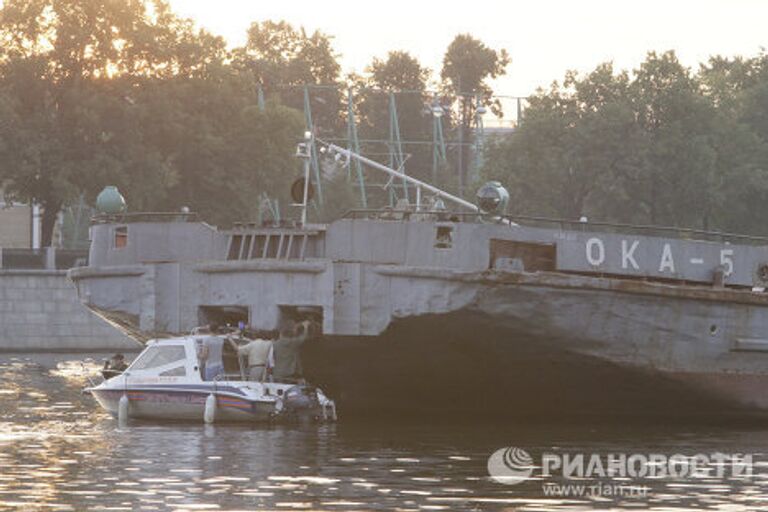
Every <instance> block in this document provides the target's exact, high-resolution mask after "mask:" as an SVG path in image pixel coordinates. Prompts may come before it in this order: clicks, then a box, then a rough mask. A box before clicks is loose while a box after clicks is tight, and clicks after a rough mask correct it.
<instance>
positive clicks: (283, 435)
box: [0, 355, 768, 511]
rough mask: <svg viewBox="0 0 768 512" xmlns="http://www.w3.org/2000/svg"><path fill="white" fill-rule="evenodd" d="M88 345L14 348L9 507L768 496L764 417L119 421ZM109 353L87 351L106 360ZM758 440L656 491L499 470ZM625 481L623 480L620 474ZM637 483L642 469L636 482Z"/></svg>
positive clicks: (4, 368)
mask: <svg viewBox="0 0 768 512" xmlns="http://www.w3.org/2000/svg"><path fill="white" fill-rule="evenodd" d="M82 359H83V357H82V356H67V355H61V356H51V355H47V356H17V357H13V356H2V357H0V508H3V507H10V508H13V507H17V508H22V509H45V510H77V511H81V510H94V511H95V510H147V511H150V510H227V511H234V510H256V509H277V510H304V509H323V510H359V509H381V510H391V509H400V510H497V509H509V510H512V509H515V510H591V509H595V508H625V509H630V508H641V509H645V508H651V509H655V510H685V509H695V510H702V509H708V510H723V509H743V508H749V509H753V508H756V507H758V506H760V505H762V504H764V503H767V502H768V481H766V474H768V473H766V466H767V465H768V462H767V461H768V457H766V456H765V446H766V442H768V434H766V433H764V432H762V431H761V430H757V429H755V428H752V429H741V430H728V429H724V428H709V427H708V428H699V429H697V428H693V427H691V426H690V425H689V426H687V427H668V428H665V427H659V426H656V427H649V426H647V425H645V426H640V427H635V428H631V429H630V428H627V427H626V426H624V427H610V426H578V427H573V426H570V427H565V426H558V425H549V426H541V425H539V426H535V427H531V426H522V425H514V424H506V425H485V426H466V425H461V424H456V425H448V424H445V423H444V422H441V424H439V425H431V424H412V423H411V424H395V423H388V424H370V423H369V424H364V423H345V422H342V423H340V424H337V425H324V426H320V427H269V426H261V427H249V426H222V425H214V426H206V425H202V424H200V425H190V424H165V425H152V424H147V423H143V424H131V425H130V426H129V427H127V428H123V429H121V428H118V426H117V422H116V421H115V420H113V419H112V418H111V417H109V416H108V415H106V414H105V413H103V412H102V411H101V410H100V409H98V408H97V406H96V405H95V403H94V402H93V401H92V400H91V398H90V397H88V396H84V395H82V394H81V393H80V390H81V389H82V388H83V387H84V386H85V385H86V384H87V379H86V377H85V374H84V372H83V366H82V365H81V362H80V361H81V360H82ZM99 366H100V362H99V361H98V360H97V359H91V360H89V361H86V363H85V369H86V370H87V371H89V372H92V373H93V374H96V373H97V369H98V367H99ZM508 445H515V446H520V447H525V448H526V449H527V450H529V451H530V452H531V453H540V452H542V451H549V450H553V449H558V450H563V451H572V452H580V451H586V452H597V453H616V452H641V453H650V452H657V453H666V454H674V453H695V452H715V451H721V452H742V453H753V454H755V455H754V457H755V461H756V464H755V466H756V467H755V468H754V472H755V475H754V476H752V477H750V478H732V477H728V478H724V479H721V478H716V477H715V476H707V477H704V478H700V479H695V480H683V481H681V480H675V479H668V478H647V479H645V480H644V481H643V482H641V483H642V485H644V486H647V487H648V489H649V490H648V494H647V496H645V497H631V496H629V497H628V496H620V497H606V496H592V497H565V498H556V497H547V496H545V495H544V494H543V492H542V481H541V479H536V478H534V479H531V480H529V481H526V482H524V483H522V484H520V485H515V486H505V485H501V484H498V483H496V482H493V481H491V480H490V479H489V478H488V475H487V470H486V462H487V458H488V456H489V454H490V453H492V452H493V451H494V450H496V449H497V448H500V447H503V446H508ZM614 483H619V480H618V479H617V480H616V481H615V482H614ZM635 483H637V482H635Z"/></svg>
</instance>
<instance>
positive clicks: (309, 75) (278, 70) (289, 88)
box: [233, 21, 343, 135]
mask: <svg viewBox="0 0 768 512" xmlns="http://www.w3.org/2000/svg"><path fill="white" fill-rule="evenodd" d="M331 43H332V38H331V36H329V35H327V34H324V33H323V32H320V31H315V32H313V33H312V34H307V32H306V31H305V30H304V28H303V27H300V28H295V27H294V26H293V25H291V24H290V23H288V22H285V21H263V22H254V23H252V24H251V26H250V28H249V29H248V39H247V41H246V43H245V45H244V46H242V47H240V48H236V49H235V50H234V51H233V60H234V65H235V67H236V68H238V69H240V70H243V71H245V72H248V73H251V74H252V75H253V77H254V80H255V82H256V84H259V85H261V86H262V87H263V88H264V91H265V92H266V93H268V94H269V95H270V96H271V97H276V98H277V101H279V102H281V103H282V104H284V105H286V106H290V107H293V108H296V109H299V110H301V109H303V108H304V86H305V85H308V86H310V87H309V93H310V105H311V107H312V112H313V123H314V124H315V130H316V132H318V134H319V135H327V134H329V133H334V132H338V130H339V129H340V127H341V112H342V110H343V105H342V98H341V93H340V90H339V87H338V86H339V83H340V73H341V66H340V65H339V62H338V55H337V54H336V52H335V51H334V50H333V46H332V44H331Z"/></svg>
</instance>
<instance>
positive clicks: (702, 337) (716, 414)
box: [305, 274, 768, 419]
mask: <svg viewBox="0 0 768 512" xmlns="http://www.w3.org/2000/svg"><path fill="white" fill-rule="evenodd" d="M494 280H495V284H493V285H491V286H489V287H488V289H487V291H485V292H483V293H482V294H480V296H479V297H478V299H477V300H476V301H475V302H474V303H473V304H472V305H471V306H470V307H469V308H467V309H465V310H463V311H459V312H454V313H449V314H442V315H425V316H421V317H416V318H408V319H400V320H397V321H395V322H393V323H392V324H391V325H390V327H389V328H388V329H387V330H386V331H385V332H384V333H383V334H382V335H381V336H377V337H375V338H369V337H325V338H323V339H322V340H319V341H316V342H314V343H311V344H309V345H308V346H307V347H306V349H305V362H306V364H305V366H306V368H307V372H308V374H309V376H310V378H311V379H312V380H313V381H314V382H316V383H318V384H319V385H321V386H322V387H323V388H324V389H327V390H328V392H329V393H330V394H331V396H333V397H334V398H335V399H336V400H337V403H338V406H339V410H340V411H343V413H344V414H346V415H351V416H389V415H403V416H406V415H407V416H424V417H434V416H437V415H443V416H445V415H448V416H468V417H488V416H492V417H511V418H529V419H536V418H552V417H595V416H599V417H614V418H621V417H645V418H655V417H680V418H733V417H740V418H752V417H764V416H766V415H768V393H766V392H765V390H766V389H768V364H767V362H768V353H765V352H764V351H763V350H762V348H758V349H757V350H747V349H744V347H740V345H739V343H745V340H744V339H741V338H740V335H741V333H742V332H746V333H754V332H755V330H756V328H757V329H758V332H759V326H760V325H763V324H764V323H765V322H766V321H768V308H767V307H766V305H765V304H764V302H765V300H764V297H763V296H762V295H761V296H756V297H754V298H755V300H754V301H753V300H752V298H753V295H752V294H750V293H749V292H734V291H732V290H712V289H707V288H703V289H702V288H701V287H690V288H688V289H686V287H679V286H675V287H670V286H667V285H663V284H658V283H634V284H631V285H628V284H627V283H626V281H621V280H615V281H617V283H618V284H616V286H614V287H611V286H610V282H611V280H610V279H606V278H599V279H598V278H589V277H580V276H562V275H555V274H550V275H546V274H539V275H534V274H531V275H527V276H525V275H519V276H516V277H514V276H513V277H512V278H511V281H510V276H507V277H506V278H505V279H502V280H500V279H494ZM619 281H621V282H619ZM590 283H596V284H597V285H596V286H590ZM489 284H490V283H489ZM670 290H671V292H670ZM742 299H743V300H742ZM766 332H768V331H766ZM750 340H751V339H747V340H746V342H751V341H750ZM752 341H754V340H752ZM756 341H757V342H758V343H757V344H758V345H759V346H760V347H762V345H760V341H761V340H756Z"/></svg>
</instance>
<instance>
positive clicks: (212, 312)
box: [197, 306, 248, 328]
mask: <svg viewBox="0 0 768 512" xmlns="http://www.w3.org/2000/svg"><path fill="white" fill-rule="evenodd" d="M197 319H198V325H201V326H202V325H207V326H210V327H212V328H215V327H224V326H227V325H229V326H232V327H237V325H238V323H239V322H243V323H244V324H245V325H248V307H247V306H200V307H199V308H198V310H197Z"/></svg>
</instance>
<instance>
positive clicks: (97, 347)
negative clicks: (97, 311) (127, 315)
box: [0, 269, 140, 352]
mask: <svg viewBox="0 0 768 512" xmlns="http://www.w3.org/2000/svg"><path fill="white" fill-rule="evenodd" d="M139 348H140V346H139V345H138V343H137V342H135V341H134V340H132V339H130V338H128V337H127V336H125V335H124V334H122V333H121V332H120V331H118V330H117V329H115V328H114V327H112V326H111V325H109V324H108V323H106V322H105V321H104V320H101V319H100V318H98V317H96V316H95V315H94V314H93V313H91V312H90V311H89V310H88V309H87V308H86V307H85V306H83V305H82V304H81V303H80V300H79V299H78V297H77V291H76V289H75V286H74V285H73V284H72V282H71V281H69V280H68V279H67V275H66V270H46V269H34V270H32V269H29V270H19V269H12V270H6V269H0V351H4V352H8V351H13V352H16V351H61V352H64V351H102V350H108V351H130V350H137V349H139Z"/></svg>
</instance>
